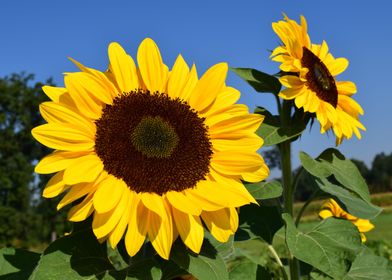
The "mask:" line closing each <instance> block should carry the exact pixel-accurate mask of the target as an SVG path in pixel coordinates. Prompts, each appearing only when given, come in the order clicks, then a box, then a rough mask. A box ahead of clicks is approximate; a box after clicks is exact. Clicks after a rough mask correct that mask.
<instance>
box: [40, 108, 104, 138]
mask: <svg viewBox="0 0 392 280" xmlns="http://www.w3.org/2000/svg"><path fill="white" fill-rule="evenodd" d="M39 109H40V112H41V115H42V117H43V118H44V119H45V120H46V121H47V122H48V123H59V124H62V123H70V124H75V125H78V126H81V127H83V128H84V129H86V130H88V131H89V132H90V133H91V134H92V135H94V134H95V131H96V130H95V125H94V123H92V122H91V121H89V120H88V119H86V118H84V117H83V116H81V115H79V114H78V113H76V112H75V111H73V110H71V109H70V108H67V107H66V106H63V105H61V104H59V103H55V102H43V103H41V104H40V106H39Z"/></svg>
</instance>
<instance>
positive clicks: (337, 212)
mask: <svg viewBox="0 0 392 280" xmlns="http://www.w3.org/2000/svg"><path fill="white" fill-rule="evenodd" d="M319 216H320V218H322V219H326V218H328V217H336V218H342V219H345V220H348V221H350V222H352V223H353V224H354V225H355V226H356V227H357V228H358V231H359V232H360V234H361V240H362V242H365V241H366V236H365V234H363V233H364V232H368V231H370V230H372V229H373V228H374V225H373V224H372V223H371V222H370V221H369V220H365V219H360V218H357V217H355V216H353V215H351V214H349V213H347V212H346V211H344V210H343V209H342V208H341V207H340V206H339V204H337V203H336V201H335V200H333V199H330V200H328V201H327V202H325V203H324V204H323V206H322V207H321V211H320V212H319Z"/></svg>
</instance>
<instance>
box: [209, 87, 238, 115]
mask: <svg viewBox="0 0 392 280" xmlns="http://www.w3.org/2000/svg"><path fill="white" fill-rule="evenodd" d="M240 96H241V93H240V92H239V90H237V89H235V88H232V87H226V88H225V89H223V90H222V91H220V92H219V93H218V95H217V97H216V99H215V102H214V104H213V105H212V106H211V108H210V109H209V110H208V111H207V112H206V114H205V115H206V116H210V115H212V114H215V113H216V112H219V111H221V110H224V109H225V108H227V107H229V106H232V105H233V104H234V103H235V102H237V101H238V99H239V98H240Z"/></svg>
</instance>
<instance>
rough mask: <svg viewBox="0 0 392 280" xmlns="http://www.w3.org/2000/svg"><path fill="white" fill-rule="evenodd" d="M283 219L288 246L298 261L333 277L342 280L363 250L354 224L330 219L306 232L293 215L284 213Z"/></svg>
mask: <svg viewBox="0 0 392 280" xmlns="http://www.w3.org/2000/svg"><path fill="white" fill-rule="evenodd" d="M283 219H284V220H285V222H286V242H287V246H288V248H289V250H290V252H291V253H292V254H293V255H294V256H295V257H296V258H298V259H299V260H301V261H303V262H306V263H308V264H310V265H312V266H314V267H315V268H316V269H318V270H320V271H322V272H323V273H325V274H327V275H328V276H331V277H333V278H337V279H341V278H342V277H343V276H344V275H345V274H346V272H347V271H348V269H349V263H350V262H351V261H353V260H354V258H355V255H356V254H357V253H358V252H359V251H360V249H361V240H360V237H359V234H358V230H357V229H356V227H355V226H354V225H353V224H352V223H351V222H349V221H346V220H339V219H335V218H328V219H325V220H323V221H321V222H320V223H319V224H317V225H316V226H315V227H314V228H313V229H312V230H311V231H309V232H307V233H303V232H300V231H298V229H297V228H296V227H295V225H294V222H293V220H292V218H291V216H290V215H288V214H283Z"/></svg>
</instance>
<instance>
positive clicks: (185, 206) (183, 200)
mask: <svg viewBox="0 0 392 280" xmlns="http://www.w3.org/2000/svg"><path fill="white" fill-rule="evenodd" d="M166 198H167V200H168V201H169V202H170V204H171V205H172V206H173V207H175V208H177V209H178V210H180V211H182V212H184V213H188V214H191V215H200V213H201V208H200V207H199V206H198V205H197V204H196V203H195V202H194V201H193V200H192V199H190V198H189V197H188V196H186V195H185V194H184V193H183V192H176V191H170V192H167V193H166Z"/></svg>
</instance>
